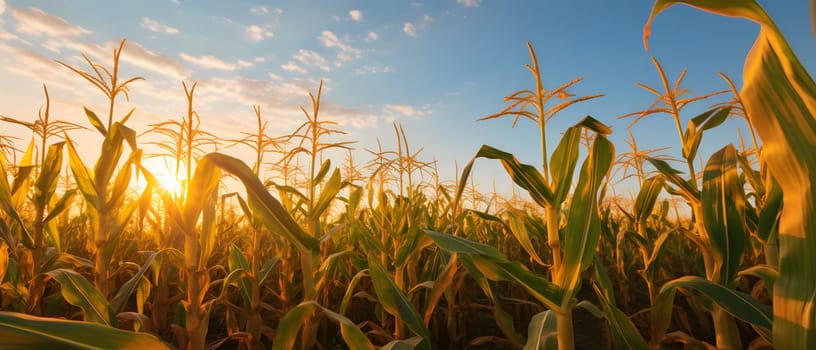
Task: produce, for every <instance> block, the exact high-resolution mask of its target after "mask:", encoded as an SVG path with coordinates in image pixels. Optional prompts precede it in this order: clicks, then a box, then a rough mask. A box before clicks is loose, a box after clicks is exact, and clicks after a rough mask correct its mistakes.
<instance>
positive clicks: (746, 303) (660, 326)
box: [652, 276, 773, 344]
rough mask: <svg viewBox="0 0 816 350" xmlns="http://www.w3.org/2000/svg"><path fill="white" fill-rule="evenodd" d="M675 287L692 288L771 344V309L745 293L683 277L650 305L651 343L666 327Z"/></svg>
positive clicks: (669, 284) (669, 283) (672, 283)
mask: <svg viewBox="0 0 816 350" xmlns="http://www.w3.org/2000/svg"><path fill="white" fill-rule="evenodd" d="M677 288H688V289H693V290H695V291H697V292H700V293H702V294H703V295H705V296H707V297H709V298H711V299H712V300H713V301H714V302H716V303H717V305H719V306H720V307H722V308H723V309H724V310H725V311H727V312H728V313H730V314H731V315H733V316H734V317H736V318H739V319H741V320H743V321H745V322H747V323H749V324H751V325H753V326H755V328H756V329H758V330H761V332H760V335H762V336H763V337H765V339H766V340H769V341H770V338H769V336H770V332H769V330H770V329H771V327H772V325H773V314H772V311H771V307H770V306H768V305H765V304H762V303H760V302H758V301H757V300H756V299H754V298H752V297H751V296H750V295H748V294H745V293H743V292H739V291H736V290H733V289H730V288H728V287H725V286H723V285H721V284H717V283H714V282H711V281H709V280H706V279H705V278H702V277H698V276H685V277H680V278H678V279H675V280H672V281H669V282H666V284H664V285H663V287H662V288H661V289H660V293H659V294H658V295H657V298H656V299H655V301H654V304H653V305H652V320H653V321H652V341H653V342H654V341H659V340H660V339H661V338H662V337H663V335H664V334H665V333H666V330H667V329H668V327H669V322H670V321H671V311H672V305H673V303H674V295H675V293H676V291H677ZM763 330H764V331H763ZM771 344H773V343H771Z"/></svg>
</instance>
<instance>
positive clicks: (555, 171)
mask: <svg viewBox="0 0 816 350" xmlns="http://www.w3.org/2000/svg"><path fill="white" fill-rule="evenodd" d="M582 131H583V130H582V129H581V128H579V127H575V126H573V127H571V128H569V129H567V131H566V132H564V136H563V137H562V138H561V141H560V142H559V143H558V146H557V147H556V148H555V151H553V154H552V156H551V157H550V173H552V179H551V181H552V187H551V189H552V195H553V206H554V207H560V206H561V203H563V202H564V200H566V199H567V194H568V193H569V189H570V187H571V186H572V176H573V174H574V173H575V165H576V164H578V153H579V152H580V150H581V143H580V141H581V132H582Z"/></svg>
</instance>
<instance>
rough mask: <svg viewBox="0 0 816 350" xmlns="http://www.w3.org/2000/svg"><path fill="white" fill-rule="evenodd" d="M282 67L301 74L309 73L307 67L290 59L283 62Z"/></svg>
mask: <svg viewBox="0 0 816 350" xmlns="http://www.w3.org/2000/svg"><path fill="white" fill-rule="evenodd" d="M280 67H281V68H283V70H285V71H287V72H295V73H300V74H307V73H309V71H307V70H306V68H303V67H301V66H298V64H297V63H295V62H292V61H289V62H287V63H286V64H282V65H281V66H280Z"/></svg>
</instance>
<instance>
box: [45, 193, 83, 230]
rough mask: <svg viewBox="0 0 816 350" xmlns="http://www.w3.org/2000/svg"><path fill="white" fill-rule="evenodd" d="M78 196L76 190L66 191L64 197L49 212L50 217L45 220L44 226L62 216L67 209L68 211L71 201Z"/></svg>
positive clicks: (47, 216)
mask: <svg viewBox="0 0 816 350" xmlns="http://www.w3.org/2000/svg"><path fill="white" fill-rule="evenodd" d="M76 195H77V190H76V189H73V190H68V191H65V193H63V194H62V197H60V199H59V200H58V201H57V202H56V203H55V204H54V205H53V206H52V207H51V210H50V211H48V215H46V217H45V219H43V224H47V223H48V222H49V221H51V220H53V219H54V218H56V217H58V216H60V214H62V213H63V212H64V211H65V209H68V206H69V205H70V203H71V200H72V199H74V197H75V196H76Z"/></svg>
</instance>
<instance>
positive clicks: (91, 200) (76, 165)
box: [65, 135, 101, 211]
mask: <svg viewBox="0 0 816 350" xmlns="http://www.w3.org/2000/svg"><path fill="white" fill-rule="evenodd" d="M65 140H66V141H67V144H68V164H69V165H70V167H71V172H73V174H74V180H75V181H76V183H77V187H78V188H79V191H80V192H81V193H82V196H83V197H84V198H85V202H87V203H88V204H90V205H91V207H92V208H94V210H97V211H98V210H99V209H100V205H101V203H99V193H97V192H96V185H95V182H94V175H93V172H91V170H90V169H88V167H86V166H85V163H83V162H82V158H81V157H80V156H79V153H78V152H77V151H76V148H74V144H73V143H72V142H71V139H69V138H68V135H65Z"/></svg>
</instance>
